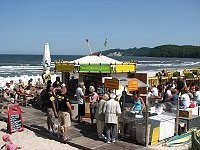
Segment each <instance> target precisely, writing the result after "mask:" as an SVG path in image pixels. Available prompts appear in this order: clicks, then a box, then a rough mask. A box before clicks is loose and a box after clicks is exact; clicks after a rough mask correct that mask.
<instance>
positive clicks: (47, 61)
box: [42, 43, 51, 71]
mask: <svg viewBox="0 0 200 150" xmlns="http://www.w3.org/2000/svg"><path fill="white" fill-rule="evenodd" d="M42 65H43V70H45V71H47V70H48V71H49V70H50V67H51V56H50V50H49V44H48V43H45V47H44V53H43V61H42Z"/></svg>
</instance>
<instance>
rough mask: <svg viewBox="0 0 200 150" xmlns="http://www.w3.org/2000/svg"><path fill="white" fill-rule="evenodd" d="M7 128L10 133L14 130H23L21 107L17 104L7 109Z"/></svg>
mask: <svg viewBox="0 0 200 150" xmlns="http://www.w3.org/2000/svg"><path fill="white" fill-rule="evenodd" d="M8 128H9V132H10V134H11V133H13V132H16V131H23V130H24V128H23V122H22V115H21V109H20V107H19V106H17V105H15V106H11V107H10V108H9V111H8Z"/></svg>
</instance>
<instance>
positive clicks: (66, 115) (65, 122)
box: [56, 86, 72, 141]
mask: <svg viewBox="0 0 200 150" xmlns="http://www.w3.org/2000/svg"><path fill="white" fill-rule="evenodd" d="M66 93H67V88H66V87H65V86H62V88H61V93H60V94H58V95H57V96H56V97H57V101H58V111H59V112H58V116H59V117H58V121H59V127H58V134H59V136H61V126H63V127H64V133H63V137H62V139H63V140H65V141H66V140H68V137H67V128H68V127H69V126H70V125H71V117H70V116H72V109H71V105H70V103H69V99H68V98H67V96H66Z"/></svg>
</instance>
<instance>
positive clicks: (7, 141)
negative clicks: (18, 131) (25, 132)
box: [1, 134, 21, 150]
mask: <svg viewBox="0 0 200 150" xmlns="http://www.w3.org/2000/svg"><path fill="white" fill-rule="evenodd" d="M2 139H3V141H4V142H5V144H4V145H3V146H1V149H3V148H4V147H5V148H6V150H17V149H21V147H17V146H16V145H15V144H13V143H12V141H11V140H10V136H9V135H8V134H4V135H3V136H2Z"/></svg>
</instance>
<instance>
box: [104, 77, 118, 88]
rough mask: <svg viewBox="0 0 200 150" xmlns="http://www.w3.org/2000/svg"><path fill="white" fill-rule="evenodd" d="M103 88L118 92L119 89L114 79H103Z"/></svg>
mask: <svg viewBox="0 0 200 150" xmlns="http://www.w3.org/2000/svg"><path fill="white" fill-rule="evenodd" d="M104 86H105V88H108V89H116V90H118V89H119V80H118V79H115V78H113V79H105V82H104Z"/></svg>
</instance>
